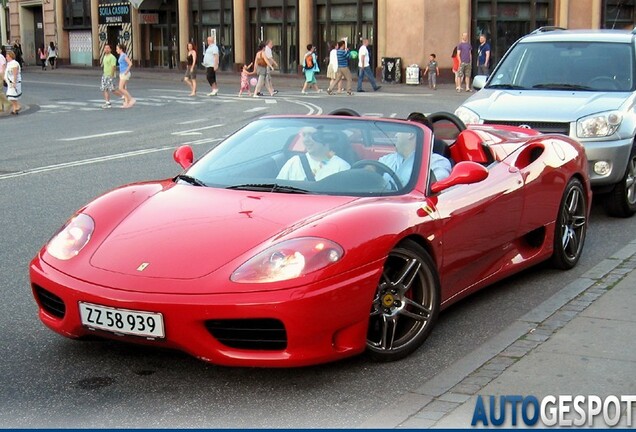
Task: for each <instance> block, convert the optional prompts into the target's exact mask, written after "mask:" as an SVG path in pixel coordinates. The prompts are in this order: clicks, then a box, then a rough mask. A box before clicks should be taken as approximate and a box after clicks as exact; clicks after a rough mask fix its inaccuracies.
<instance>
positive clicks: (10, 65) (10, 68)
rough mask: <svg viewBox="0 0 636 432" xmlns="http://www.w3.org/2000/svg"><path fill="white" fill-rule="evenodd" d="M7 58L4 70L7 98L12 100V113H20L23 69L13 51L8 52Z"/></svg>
mask: <svg viewBox="0 0 636 432" xmlns="http://www.w3.org/2000/svg"><path fill="white" fill-rule="evenodd" d="M7 60H8V62H7V67H6V69H5V71H4V80H5V81H6V82H7V99H9V102H11V114H13V115H18V113H19V112H20V109H21V106H20V102H18V100H19V99H20V96H22V70H21V69H20V63H18V62H17V61H16V59H15V53H14V52H13V51H9V52H7Z"/></svg>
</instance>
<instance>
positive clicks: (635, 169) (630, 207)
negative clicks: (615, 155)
mask: <svg viewBox="0 0 636 432" xmlns="http://www.w3.org/2000/svg"><path fill="white" fill-rule="evenodd" d="M605 209H606V211H607V214H608V215H610V216H615V217H623V218H625V217H630V216H632V215H633V214H634V213H636V147H634V148H632V152H631V154H630V155H629V161H628V162H627V170H626V171H625V175H624V176H623V179H622V180H621V181H620V182H619V183H617V184H616V186H614V189H613V190H612V192H610V193H609V194H608V196H607V198H606V201H605Z"/></svg>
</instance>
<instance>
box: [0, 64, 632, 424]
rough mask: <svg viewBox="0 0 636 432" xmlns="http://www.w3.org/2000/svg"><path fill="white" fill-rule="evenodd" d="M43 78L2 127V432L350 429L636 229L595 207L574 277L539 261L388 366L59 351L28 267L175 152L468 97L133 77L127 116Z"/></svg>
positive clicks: (63, 77)
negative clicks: (278, 365) (337, 115)
mask: <svg viewBox="0 0 636 432" xmlns="http://www.w3.org/2000/svg"><path fill="white" fill-rule="evenodd" d="M56 72H59V73H56V74H46V75H44V74H35V73H34V74H32V75H29V74H25V79H24V91H25V97H24V100H23V102H24V103H25V104H26V105H28V106H29V107H30V108H29V110H27V111H25V112H24V113H22V114H20V115H19V116H17V117H15V116H11V117H4V118H0V150H1V153H0V212H1V216H2V218H1V220H2V225H1V228H0V229H1V232H0V235H1V238H2V248H0V263H2V265H1V266H0V281H2V285H0V290H1V293H2V302H1V303H0V312H1V313H0V350H1V352H0V425H2V427H11V428H15V427H28V428H37V427H93V428H103V427H112V428H114V427H151V428H153V427H201V428H226V427H233V428H245V427H256V428H260V427H291V428H302V427H325V428H331V427H346V428H353V427H356V426H358V425H360V424H361V423H362V422H364V420H365V419H366V418H368V417H369V416H371V415H373V414H375V413H376V412H378V411H379V410H382V409H386V408H387V407H391V406H392V404H394V403H395V402H394V401H395V400H396V399H398V397H399V396H400V395H401V394H403V393H404V392H406V391H408V390H411V389H414V388H417V387H419V386H421V385H422V384H424V383H425V382H426V381H427V380H428V379H430V378H432V377H433V376H435V375H436V374H437V373H439V372H441V371H442V370H443V369H444V368H446V367H447V366H449V365H450V364H452V363H453V362H455V361H457V360H459V359H461V358H462V357H464V356H466V355H468V354H469V353H470V352H471V351H472V350H473V349H475V348H476V347H478V346H479V345H480V344H481V343H483V342H484V341H486V340H488V339H489V338H491V337H493V336H495V335H497V334H498V333H499V332H500V331H501V330H503V329H505V328H506V327H507V326H508V325H509V324H510V323H511V322H513V321H514V320H515V319H517V318H518V317H520V316H521V315H523V314H525V313H526V312H528V311H529V310H531V309H532V308H533V307H535V306H537V305H538V304H540V303H541V302H542V301H543V300H545V299H546V298H548V297H549V296H550V295H552V294H553V293H555V292H557V291H558V290H559V289H561V288H562V287H563V286H565V285H566V284H567V283H568V282H569V281H571V280H572V279H574V278H576V277H578V276H580V275H581V274H582V273H584V272H585V271H586V270H588V269H589V268H591V267H593V266H594V265H595V264H596V263H598V262H599V261H600V260H602V259H604V258H605V257H607V256H608V255H611V254H612V253H613V252H615V251H617V250H618V249H620V248H621V247H622V246H623V245H624V244H626V243H627V242H628V241H629V240H631V239H632V238H633V235H627V236H625V233H626V232H634V230H635V228H636V218H632V219H628V220H619V219H612V218H608V217H607V216H605V215H604V213H603V211H602V208H601V206H600V205H599V204H598V203H595V205H594V209H593V215H592V218H591V221H590V228H589V231H588V238H587V241H586V247H585V251H584V254H583V257H582V259H581V261H580V263H579V265H578V266H577V267H576V268H574V269H573V270H571V271H568V272H561V271H557V270H553V269H551V268H550V267H549V266H547V265H541V266H538V267H535V268H533V269H530V270H528V271H526V272H524V273H522V274H520V275H517V276H514V277H512V278H509V279H507V280H505V281H503V282H501V283H498V284H496V285H494V286H492V287H490V288H489V289H487V290H483V291H482V292H480V293H478V294H476V295H473V296H471V297H470V298H468V299H466V300H464V301H462V302H460V303H459V304H456V305H454V306H453V307H451V308H450V309H448V310H447V311H445V312H444V313H442V315H441V317H440V320H439V322H438V324H437V327H436V328H435V330H434V331H433V333H432V335H431V337H430V338H429V339H428V341H427V342H426V343H425V345H424V346H423V347H422V348H421V349H420V350H418V351H417V352H416V353H415V354H413V355H411V356H410V357H409V358H407V359H405V360H403V361H400V362H397V363H389V364H376V363H372V362H370V360H369V359H367V358H366V357H365V356H360V357H356V358H353V359H349V360H345V361H341V362H337V363H333V364H327V365H322V366H316V367H307V368H302V369H275V370H263V369H248V368H241V369H235V368H224V367H218V366H215V365H210V364H207V363H203V362H201V361H198V360H196V359H194V358H191V357H189V356H187V355H185V354H182V353H179V352H173V351H164V350H157V349H149V348H144V347H136V346H132V345H128V344H124V343H120V342H110V341H83V342H78V341H72V340H69V339H65V338H63V337H61V336H58V335H57V334H54V333H53V332H51V331H49V330H48V329H46V328H45V327H44V326H43V325H42V324H41V323H40V322H39V320H38V318H37V310H36V305H35V301H34V300H33V298H32V295H31V290H30V287H29V281H28V271H27V269H28V263H29V261H30V259H31V258H32V257H33V256H34V255H35V254H36V253H37V251H38V249H39V248H40V247H41V246H42V245H43V244H44V243H45V242H46V241H47V240H48V239H49V237H50V236H51V235H52V234H53V233H54V232H55V231H56V230H57V229H58V228H59V227H60V226H61V225H62V224H63V223H64V221H65V220H66V219H67V218H68V217H69V216H70V215H71V214H72V213H73V211H75V210H76V209H77V208H79V207H81V206H82V205H84V204H85V203H86V202H88V201H89V200H90V199H92V198H93V197H95V196H97V195H99V194H101V193H103V192H105V191H107V190H109V189H110V188H113V187H116V186H118V185H121V184H124V183H129V182H134V181H139V180H146V179H152V178H165V177H170V176H173V175H175V174H176V173H178V172H179V171H180V169H179V167H178V166H177V165H176V164H175V163H174V162H173V161H172V157H171V153H172V150H173V149H174V148H175V147H176V146H178V145H179V144H182V143H185V142H189V143H191V144H193V146H194V148H195V152H196V154H198V155H200V154H202V153H203V152H205V151H206V150H207V149H209V148H211V147H212V146H214V145H215V143H216V142H218V140H219V139H222V137H224V136H225V135H227V134H228V133H230V132H231V131H233V130H235V129H237V128H239V127H241V126H243V125H245V124H247V123H248V122H249V121H251V120H252V119H254V118H256V117H259V116H261V115H264V114H279V113H297V114H315V113H326V112H329V111H331V110H333V109H335V108H339V107H343V106H346V107H349V108H352V109H355V110H357V111H359V112H361V113H365V114H373V115H384V116H394V117H405V116H406V115H407V114H408V113H409V112H411V111H422V112H425V113H428V112H433V111H439V110H450V111H453V110H454V109H455V108H456V107H457V106H458V105H459V103H460V102H461V101H462V100H463V98H465V96H464V95H456V94H455V93H454V92H453V91H446V92H444V91H442V90H440V91H438V92H434V93H430V92H426V91H425V89H418V90H417V91H415V90H412V89H411V90H408V91H404V92H402V91H401V89H400V88H392V89H386V91H381V92H378V93H375V94H374V93H365V94H356V95H355V96H353V97H349V98H347V97H346V96H332V97H329V96H327V95H317V96H314V95H308V96H303V95H301V94H300V91H299V89H300V87H299V86H298V88H297V89H294V90H292V86H291V85H289V91H281V96H280V97H277V98H275V99H271V98H261V99H248V98H241V99H239V98H237V97H235V96H234V93H233V92H232V94H230V90H227V93H225V92H224V89H223V87H222V89H221V96H219V97H216V98H208V97H204V96H200V97H196V98H188V97H187V89H186V87H185V86H184V85H183V84H179V83H176V82H173V81H170V80H150V79H147V80H137V81H135V80H134V79H133V81H131V84H130V88H131V92H132V93H133V95H134V96H135V97H136V98H137V100H138V103H137V105H136V106H135V107H134V108H132V109H130V110H124V109H118V108H112V109H110V110H103V109H101V108H99V105H100V104H101V98H100V94H99V92H98V91H97V90H96V84H97V80H96V78H95V77H90V76H84V75H68V74H65V73H63V70H60V71H56ZM278 79H279V80H283V78H278ZM200 81H201V80H200ZM298 82H299V83H300V81H299V80H298ZM280 84H281V85H282V84H283V83H282V82H280ZM236 87H238V85H237V86H236ZM237 90H238V88H237ZM116 103H120V102H119V101H117V102H116Z"/></svg>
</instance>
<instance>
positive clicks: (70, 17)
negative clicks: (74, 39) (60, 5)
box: [64, 0, 91, 30]
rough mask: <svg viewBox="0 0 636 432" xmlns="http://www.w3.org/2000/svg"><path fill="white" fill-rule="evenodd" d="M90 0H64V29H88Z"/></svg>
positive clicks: (89, 24) (89, 26)
mask: <svg viewBox="0 0 636 432" xmlns="http://www.w3.org/2000/svg"><path fill="white" fill-rule="evenodd" d="M90 28H91V3H90V0H64V29H65V30H67V29H74V30H75V29H90Z"/></svg>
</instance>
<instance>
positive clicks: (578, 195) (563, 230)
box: [552, 178, 587, 270]
mask: <svg viewBox="0 0 636 432" xmlns="http://www.w3.org/2000/svg"><path fill="white" fill-rule="evenodd" d="M586 232H587V195H586V194H585V189H584V188H583V185H582V184H581V181H580V180H579V179H576V178H573V179H572V180H570V182H569V183H568V185H567V186H566V188H565V192H564V193H563V198H562V199H561V205H560V206H559V214H558V216H557V220H556V224H555V228H554V252H553V254H552V263H553V264H554V266H555V267H557V268H560V269H564V270H567V269H571V268H572V267H574V266H575V265H576V263H577V262H578V260H579V258H581V252H582V251H583V243H585V234H586Z"/></svg>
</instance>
